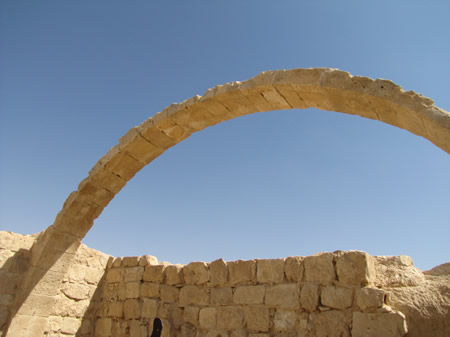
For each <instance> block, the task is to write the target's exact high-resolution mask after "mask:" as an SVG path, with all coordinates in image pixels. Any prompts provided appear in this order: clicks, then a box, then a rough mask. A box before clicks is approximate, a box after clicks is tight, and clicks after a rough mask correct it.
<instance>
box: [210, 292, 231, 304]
mask: <svg viewBox="0 0 450 337" xmlns="http://www.w3.org/2000/svg"><path fill="white" fill-rule="evenodd" d="M232 300H233V291H232V290H231V288H212V289H211V304H212V305H228V304H231V303H232Z"/></svg>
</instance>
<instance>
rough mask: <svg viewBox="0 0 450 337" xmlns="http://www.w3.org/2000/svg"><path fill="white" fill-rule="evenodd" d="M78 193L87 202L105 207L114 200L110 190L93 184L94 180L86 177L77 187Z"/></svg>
mask: <svg viewBox="0 0 450 337" xmlns="http://www.w3.org/2000/svg"><path fill="white" fill-rule="evenodd" d="M78 193H79V194H80V195H82V196H83V197H84V199H85V200H86V201H88V202H91V203H95V204H97V205H99V206H102V207H106V206H107V205H108V204H109V202H110V201H111V200H112V199H113V198H114V195H115V194H114V193H113V192H111V191H110V190H108V189H106V188H104V187H101V186H98V185H96V184H95V179H94V178H92V177H87V178H86V179H84V180H83V181H81V183H80V184H79V185H78Z"/></svg>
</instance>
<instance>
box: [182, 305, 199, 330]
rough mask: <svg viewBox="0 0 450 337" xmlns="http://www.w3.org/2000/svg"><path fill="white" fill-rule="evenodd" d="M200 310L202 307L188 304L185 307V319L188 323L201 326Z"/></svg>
mask: <svg viewBox="0 0 450 337" xmlns="http://www.w3.org/2000/svg"><path fill="white" fill-rule="evenodd" d="M199 312H200V308H198V307H193V306H187V307H185V308H184V316H183V318H184V321H185V322H186V323H188V324H192V325H193V326H195V327H198V326H199V322H198V315H199Z"/></svg>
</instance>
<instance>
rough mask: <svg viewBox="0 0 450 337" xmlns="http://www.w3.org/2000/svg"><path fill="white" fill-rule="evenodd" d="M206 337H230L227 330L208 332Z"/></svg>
mask: <svg viewBox="0 0 450 337" xmlns="http://www.w3.org/2000/svg"><path fill="white" fill-rule="evenodd" d="M205 337H229V334H228V331H226V330H211V331H208V332H206V334H205Z"/></svg>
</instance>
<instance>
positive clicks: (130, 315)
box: [123, 299, 141, 319]
mask: <svg viewBox="0 0 450 337" xmlns="http://www.w3.org/2000/svg"><path fill="white" fill-rule="evenodd" d="M123 312H124V316H125V319H137V318H139V316H140V315H141V304H140V302H139V300H137V299H129V300H126V301H125V304H124V308H123Z"/></svg>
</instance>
